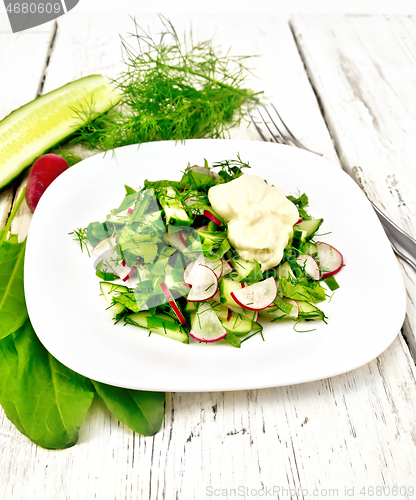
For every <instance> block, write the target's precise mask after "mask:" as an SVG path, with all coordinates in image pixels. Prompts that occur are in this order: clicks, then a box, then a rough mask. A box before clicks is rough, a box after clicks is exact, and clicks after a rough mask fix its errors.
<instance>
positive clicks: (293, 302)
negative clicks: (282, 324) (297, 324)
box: [283, 297, 299, 319]
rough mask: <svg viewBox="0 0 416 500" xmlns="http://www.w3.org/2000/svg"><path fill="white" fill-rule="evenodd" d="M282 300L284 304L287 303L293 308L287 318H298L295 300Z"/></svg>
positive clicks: (285, 298) (297, 307)
mask: <svg viewBox="0 0 416 500" xmlns="http://www.w3.org/2000/svg"><path fill="white" fill-rule="evenodd" d="M283 300H284V301H285V302H289V304H292V306H293V307H292V309H291V311H290V313H289V314H288V315H287V317H288V318H294V319H296V318H299V304H298V303H297V302H296V300H293V299H288V298H287V297H283Z"/></svg>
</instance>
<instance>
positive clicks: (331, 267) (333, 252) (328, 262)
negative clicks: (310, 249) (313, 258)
mask: <svg viewBox="0 0 416 500" xmlns="http://www.w3.org/2000/svg"><path fill="white" fill-rule="evenodd" d="M316 247H317V249H318V260H319V267H320V268H321V272H322V278H324V279H325V278H329V277H330V276H333V275H334V274H337V273H338V272H339V271H341V269H342V265H343V263H344V259H343V257H342V254H341V252H339V251H338V250H337V249H336V248H335V247H333V246H332V245H328V243H323V242H322V241H317V242H316Z"/></svg>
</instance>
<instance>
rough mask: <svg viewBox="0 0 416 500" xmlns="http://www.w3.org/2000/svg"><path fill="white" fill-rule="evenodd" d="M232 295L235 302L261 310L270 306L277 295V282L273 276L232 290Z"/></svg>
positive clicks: (251, 309) (244, 306)
mask: <svg viewBox="0 0 416 500" xmlns="http://www.w3.org/2000/svg"><path fill="white" fill-rule="evenodd" d="M230 295H231V297H232V298H233V299H234V300H235V302H236V303H237V304H238V305H239V306H241V307H243V308H244V309H249V310H250V311H261V310H262V309H266V307H268V306H270V304H271V303H272V302H273V301H274V299H275V298H276V295H277V283H276V280H275V279H274V278H273V276H271V277H270V278H267V279H265V280H263V281H259V282H258V283H254V284H253V285H249V286H245V287H244V288H241V290H236V291H234V292H231V294H230Z"/></svg>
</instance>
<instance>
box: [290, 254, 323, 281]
mask: <svg viewBox="0 0 416 500" xmlns="http://www.w3.org/2000/svg"><path fill="white" fill-rule="evenodd" d="M296 262H297V263H298V264H299V265H300V267H304V266H305V267H304V268H305V273H306V274H307V275H308V276H309V277H310V278H312V279H313V280H316V281H318V280H319V279H320V278H321V272H320V270H319V266H318V263H317V262H316V260H315V259H314V258H313V257H312V256H310V255H298V256H297V257H296Z"/></svg>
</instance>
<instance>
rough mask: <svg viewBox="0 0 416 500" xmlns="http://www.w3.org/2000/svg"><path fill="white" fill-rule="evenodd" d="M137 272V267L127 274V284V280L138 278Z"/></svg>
mask: <svg viewBox="0 0 416 500" xmlns="http://www.w3.org/2000/svg"><path fill="white" fill-rule="evenodd" d="M136 274H137V272H136V267H135V266H133V267H132V268H131V269H130V271H129V272H128V273H127V274H126V276H124V278H123V281H124V282H126V281H127V280H129V279H130V278H133V276H136Z"/></svg>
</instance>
